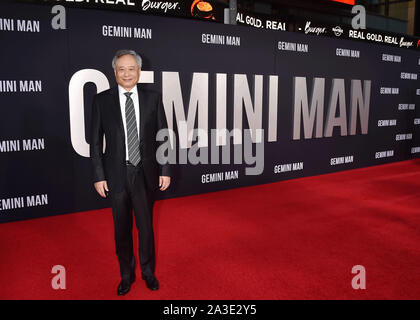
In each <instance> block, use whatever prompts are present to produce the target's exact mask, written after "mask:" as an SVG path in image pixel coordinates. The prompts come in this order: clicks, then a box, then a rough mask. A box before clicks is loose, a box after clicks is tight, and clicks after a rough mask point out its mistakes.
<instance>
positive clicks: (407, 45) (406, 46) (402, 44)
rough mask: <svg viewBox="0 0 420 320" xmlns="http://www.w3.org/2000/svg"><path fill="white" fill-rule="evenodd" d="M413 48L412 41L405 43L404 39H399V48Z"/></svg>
mask: <svg viewBox="0 0 420 320" xmlns="http://www.w3.org/2000/svg"><path fill="white" fill-rule="evenodd" d="M412 46H413V41H405V38H404V37H401V39H400V48H402V47H405V48H410V47H412Z"/></svg>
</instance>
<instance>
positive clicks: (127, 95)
mask: <svg viewBox="0 0 420 320" xmlns="http://www.w3.org/2000/svg"><path fill="white" fill-rule="evenodd" d="M124 94H125V96H126V97H127V99H128V98H130V96H131V95H132V94H133V93H132V92H125V93H124Z"/></svg>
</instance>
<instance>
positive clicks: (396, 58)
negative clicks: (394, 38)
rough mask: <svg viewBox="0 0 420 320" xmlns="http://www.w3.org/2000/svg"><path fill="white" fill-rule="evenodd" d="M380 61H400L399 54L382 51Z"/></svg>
mask: <svg viewBox="0 0 420 320" xmlns="http://www.w3.org/2000/svg"><path fill="white" fill-rule="evenodd" d="M382 61H387V62H397V63H401V56H396V55H393V54H386V53H383V54H382Z"/></svg>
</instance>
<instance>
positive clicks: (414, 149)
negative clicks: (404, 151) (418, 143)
mask: <svg viewBox="0 0 420 320" xmlns="http://www.w3.org/2000/svg"><path fill="white" fill-rule="evenodd" d="M411 153H420V147H412V148H411Z"/></svg>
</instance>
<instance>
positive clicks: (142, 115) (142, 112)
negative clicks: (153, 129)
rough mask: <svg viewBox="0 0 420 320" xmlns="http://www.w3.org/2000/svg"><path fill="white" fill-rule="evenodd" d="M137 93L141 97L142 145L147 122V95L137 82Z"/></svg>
mask: <svg viewBox="0 0 420 320" xmlns="http://www.w3.org/2000/svg"><path fill="white" fill-rule="evenodd" d="M137 94H138V97H139V118H140V145H142V144H143V141H144V127H145V124H146V109H145V108H146V104H145V103H146V97H145V94H144V92H143V90H141V89H140V85H139V84H137Z"/></svg>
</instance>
